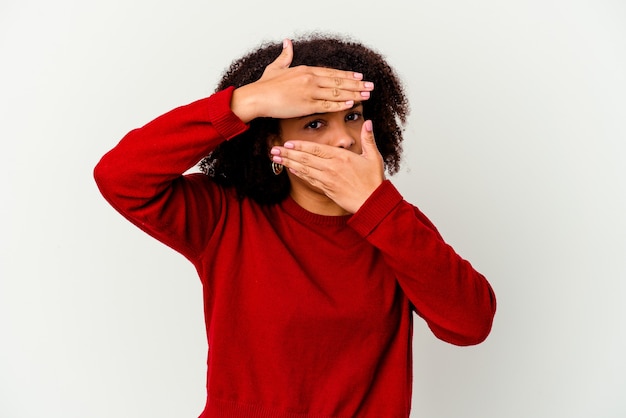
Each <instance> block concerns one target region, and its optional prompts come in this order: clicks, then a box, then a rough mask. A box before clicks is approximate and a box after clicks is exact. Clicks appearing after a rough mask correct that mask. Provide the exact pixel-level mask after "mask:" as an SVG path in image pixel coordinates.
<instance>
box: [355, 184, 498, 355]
mask: <svg viewBox="0 0 626 418" xmlns="http://www.w3.org/2000/svg"><path fill="white" fill-rule="evenodd" d="M351 224H352V225H353V227H354V228H355V229H356V230H357V232H359V233H360V234H361V235H363V236H364V237H365V238H366V239H367V240H368V241H369V242H370V243H371V244H372V245H374V246H375V247H377V248H378V249H379V250H380V251H381V252H382V253H383V255H384V258H385V261H386V262H387V264H388V265H389V267H390V268H391V269H393V270H394V272H395V274H396V278H397V280H398V283H399V285H400V287H401V288H402V290H403V291H404V293H405V294H406V296H407V297H408V298H409V300H410V301H411V303H412V304H413V305H414V307H415V309H416V311H417V312H418V314H419V315H420V316H422V317H423V318H424V319H425V320H426V321H427V323H428V325H429V326H430V328H431V329H432V331H433V333H434V334H435V335H436V336H437V337H438V338H440V339H442V340H445V341H448V342H450V343H452V344H457V345H471V344H477V343H479V342H481V341H482V340H484V339H485V338H486V337H487V335H488V334H489V332H490V329H491V324H492V321H493V316H494V314H495V308H496V300H495V295H494V293H493V290H492V288H491V286H490V285H489V283H488V282H487V280H486V279H485V277H484V276H483V275H481V274H480V273H479V272H477V271H476V270H475V269H474V268H473V267H472V266H471V264H470V263H469V262H467V261H466V260H464V259H463V258H461V257H460V256H459V255H458V254H457V253H456V252H455V251H454V249H453V248H452V247H451V246H449V245H448V244H446V243H445V242H444V240H443V239H442V238H441V236H440V235H439V233H438V232H437V230H436V229H435V227H434V226H433V225H432V223H431V222H430V221H429V220H428V219H427V218H426V217H425V216H424V215H423V214H422V213H421V212H419V211H418V210H417V209H416V208H415V207H414V206H412V205H410V204H408V203H407V202H406V201H404V200H403V199H402V197H401V196H400V194H399V193H398V192H397V190H396V189H395V187H393V186H392V185H391V184H390V183H388V182H387V183H385V184H384V185H383V186H381V188H379V189H378V190H377V191H376V192H375V193H374V195H372V197H371V199H370V200H368V202H366V204H365V205H364V207H363V208H362V211H360V212H357V213H356V214H355V215H354V217H353V219H352V220H351Z"/></svg>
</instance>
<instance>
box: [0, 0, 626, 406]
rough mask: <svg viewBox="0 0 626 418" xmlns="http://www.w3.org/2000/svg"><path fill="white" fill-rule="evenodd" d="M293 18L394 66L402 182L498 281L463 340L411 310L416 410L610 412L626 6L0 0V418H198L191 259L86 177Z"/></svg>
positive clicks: (540, 1)
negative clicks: (134, 221)
mask: <svg viewBox="0 0 626 418" xmlns="http://www.w3.org/2000/svg"><path fill="white" fill-rule="evenodd" d="M309 30H324V31H330V32H334V33H343V34H348V35H351V36H353V37H355V38H357V39H360V40H361V41H363V42H364V43H366V44H368V45H370V46H371V47H373V48H374V49H377V50H378V51H380V52H382V53H383V54H384V55H385V56H386V57H387V59H388V60H389V62H390V63H391V64H392V65H393V66H394V67H395V68H396V70H397V71H398V73H399V74H400V76H401V77H402V79H403V80H404V82H405V85H406V89H407V92H408V94H409V98H410V100H411V105H412V113H411V117H410V120H409V124H408V126H407V130H406V140H405V142H406V145H405V150H406V156H405V159H404V164H403V169H402V172H401V173H400V174H399V175H397V176H396V177H395V180H394V182H395V184H396V185H397V186H398V187H399V189H400V190H401V191H402V193H403V194H404V196H405V198H406V199H407V200H409V201H411V202H412V203H414V204H416V205H418V206H419V207H420V208H421V209H422V210H423V211H424V212H425V213H426V214H427V215H428V216H429V217H430V218H431V219H432V220H433V221H434V222H435V224H436V225H437V226H438V228H439V229H440V231H441V232H442V234H443V235H444V237H445V238H446V240H447V241H448V242H449V243H450V244H452V245H453V246H454V247H455V248H456V250H457V251H458V252H459V253H460V254H462V255H463V256H464V257H465V258H468V259H469V260H470V261H471V262H472V264H474V266H475V267H477V269H478V270H480V271H481V272H483V273H484V274H485V275H486V276H487V277H488V279H489V280H490V282H491V283H492V285H493V287H494V288H495V291H496V294H497V296H498V303H499V305H498V312H497V315H496V320H495V324H494V328H493V332H492V334H491V336H490V337H489V338H488V340H487V341H486V342H485V343H483V344H481V345H479V346H476V347H468V348H458V347H454V346H451V345H447V344H445V343H443V342H440V341H438V340H436V339H435V338H434V337H433V336H432V335H431V334H430V332H429V331H428V330H427V328H426V326H425V325H424V324H423V322H421V321H420V320H419V319H418V320H417V321H416V327H415V338H414V341H415V345H414V353H415V356H414V357H415V360H414V361H415V366H414V396H413V405H414V406H413V414H412V417H416V418H417V417H424V418H444V417H445V418H474V417H475V418H518V417H519V418H527V417H534V418H538V417H541V418H544V417H545V418H554V417H568V418H577V417H580V418H583V417H584V418H587V417H594V418H597V417H603V418H609V417H611V418H617V417H624V416H626V356H625V355H624V353H626V303H625V301H626V285H625V282H626V262H625V261H626V216H625V215H626V164H625V163H624V161H625V160H626V144H625V141H626V99H625V97H626V4H625V3H624V2H623V1H620V0H615V1H609V0H588V1H582V0H569V1H568V0H526V1H522V0H511V1H506V2H503V1H496V0H475V1H472V2H469V1H462V0H449V1H434V0H430V1H427V0H417V1H413V2H405V1H400V0H387V1H378V2H371V1H361V2H337V1H327V0H319V1H313V2H304V3H303V2H289V1H283V0H268V1H264V2H263V1H260V2H252V1H248V2H238V1H225V2H216V1H207V0H205V1H200V0H179V1H175V2H174V1H170V2H164V1H156V2H155V1H147V0H138V1H127V0H124V1H122V0H107V1H103V0H99V1H78V0H58V1H54V2H48V1H43V0H31V1H29V0H20V1H16V0H3V1H2V2H1V3H0V138H1V141H2V146H1V148H0V190H1V192H2V201H1V204H0V213H1V215H2V216H1V217H0V218H1V220H0V417H2V418H30V417H39V416H46V417H55V418H57V417H59V418H74V417H76V418H78V417H81V418H84V417H94V418H105V417H106V418H110V417H124V418H125V417H139V418H141V417H163V418H166V417H167V418H169V417H196V416H197V415H198V414H199V413H200V412H201V410H202V408H203V405H204V390H205V389H204V377H205V356H206V349H207V347H206V339H205V335H204V325H203V315H202V305H201V289H200V282H199V280H198V279H197V276H196V273H195V271H194V270H193V268H192V266H191V265H190V264H189V263H188V262H187V261H186V260H185V259H184V258H183V257H182V256H180V255H178V254H176V253H174V252H173V251H172V250H170V249H169V248H166V247H165V246H163V245H162V244H160V243H158V242H156V241H154V240H153V239H152V238H149V237H148V236H147V235H144V234H143V233H142V232H140V231H139V230H138V229H137V228H135V227H134V226H132V225H131V224H130V223H128V222H127V221H125V220H124V219H123V218H122V217H121V216H119V215H118V214H117V213H115V212H114V211H113V209H111V208H110V207H109V206H108V205H107V204H106V203H105V201H104V199H102V198H101V197H100V195H99V194H98V191H97V189H96V186H95V183H94V182H93V178H92V169H93V166H94V165H95V164H96V162H97V161H98V159H99V158H100V156H101V155H102V154H104V153H105V152H106V151H107V150H108V149H110V148H111V147H113V146H114V145H115V144H116V143H117V141H118V140H119V139H120V138H121V137H122V136H123V135H124V134H125V133H126V132H127V131H129V130H131V129H133V128H135V127H138V126H140V125H143V124H144V123H146V122H148V121H149V120H151V119H152V118H154V117H155V116H157V115H159V114H160V113H163V112H165V111H167V110H169V109H170V108H173V107H175V106H178V105H182V104H185V103H187V102H190V101H193V100H195V99H198V98H201V97H204V96H206V95H208V94H210V93H211V92H212V91H213V89H214V87H215V84H216V83H217V81H218V79H219V77H220V74H221V73H222V71H223V70H224V69H225V68H226V66H227V65H228V64H229V63H230V62H231V60H232V59H234V58H236V57H238V56H240V55H242V54H243V53H245V52H247V51H248V50H249V49H251V48H253V47H254V46H256V45H257V44H258V43H259V42H261V41H264V40H276V41H280V40H281V39H282V38H284V37H289V36H292V35H294V34H298V33H303V32H306V31H309ZM381 418H384V417H381Z"/></svg>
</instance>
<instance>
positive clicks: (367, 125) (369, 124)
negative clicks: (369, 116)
mask: <svg viewBox="0 0 626 418" xmlns="http://www.w3.org/2000/svg"><path fill="white" fill-rule="evenodd" d="M364 125H365V130H366V131H367V132H372V130H373V127H372V121H371V120H366V121H365V123H364Z"/></svg>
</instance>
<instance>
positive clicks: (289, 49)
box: [270, 39, 293, 68]
mask: <svg viewBox="0 0 626 418" xmlns="http://www.w3.org/2000/svg"><path fill="white" fill-rule="evenodd" d="M292 59H293V43H292V42H291V40H290V39H284V40H283V50H282V51H281V53H280V55H279V56H278V57H277V58H276V59H275V60H274V61H273V62H272V63H271V64H270V65H271V66H275V67H277V68H289V66H290V65H291V60H292Z"/></svg>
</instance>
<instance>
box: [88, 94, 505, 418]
mask: <svg viewBox="0 0 626 418" xmlns="http://www.w3.org/2000/svg"><path fill="white" fill-rule="evenodd" d="M232 90H233V89H232V88H229V89H226V90H224V91H222V92H219V93H217V94H214V95H213V96H211V97H209V98H205V99H202V100H199V101H197V102H194V103H191V104H189V105H187V106H183V107H180V108H177V109H174V110H172V111H170V112H168V113H166V114H165V115H163V116H161V117H159V118H157V119H155V120H154V121H152V122H150V123H148V124H147V125H146V126H144V127H142V128H140V129H136V130H133V131H131V132H130V133H128V134H127V135H126V136H125V137H124V138H123V139H122V141H121V142H120V143H119V144H118V145H117V146H116V147H115V148H113V149H112V150H111V151H109V152H108V153H107V154H106V155H105V156H104V157H103V158H102V160H101V161H100V162H99V163H98V165H97V166H96V169H95V178H96V181H97V184H98V186H99V188H100V190H101V192H102V194H103V195H104V197H105V198H106V199H107V200H108V201H109V203H110V204H111V205H112V206H113V207H114V208H115V209H116V210H118V211H119V212H120V213H121V214H122V215H124V216H125V217H126V218H128V219H129V220H130V221H131V222H133V223H134V224H135V225H137V226H138V227H140V228H141V229H143V230H144V231H145V232H147V233H148V234H150V235H152V236H154V237H155V238H156V239H158V240H160V241H161V242H163V243H165V244H167V245H168V246H170V247H172V248H173V249H175V250H176V251H179V252H180V253H182V254H183V255H184V256H185V257H187V258H188V259H189V260H190V261H191V262H192V263H193V264H194V265H195V267H196V269H197V271H198V274H199V276H200V279H201V281H202V285H203V293H204V309H205V320H206V332H207V338H208V345H209V354H208V371H207V404H206V408H205V410H204V412H203V413H202V415H201V417H202V418H227V417H228V418H256V417H258V418H261V417H263V418H351V417H372V418H396V417H397V418H401V417H408V416H409V410H410V405H411V380H412V375H411V374H412V364H411V356H412V352H411V339H412V312H413V311H415V312H417V314H418V315H420V316H421V317H422V318H423V319H424V320H426V322H427V323H428V325H429V327H430V328H431V329H432V331H433V333H434V334H435V335H436V336H437V337H438V338H440V339H442V340H444V341H447V342H450V343H452V344H457V345H470V344H477V343H479V342H481V341H482V340H484V339H485V338H486V337H487V335H488V334H489V332H490V329H491V324H492V320H493V315H494V313H495V306H496V302H495V296H494V293H493V291H492V289H491V287H490V285H489V284H488V282H487V281H486V280H485V278H484V277H483V276H482V275H481V274H479V273H478V272H476V271H475V270H474V269H473V268H472V266H471V265H470V264H469V263H468V262H467V261H465V260H463V259H462V258H461V257H459V256H458V255H457V254H456V253H455V252H454V250H453V249H452V248H451V247H450V246H449V245H447V244H446V243H445V242H444V241H443V240H442V238H441V236H440V235H439V234H438V232H437V231H436V229H435V227H434V226H433V225H432V224H431V222H430V221H429V220H428V219H427V218H426V217H425V216H424V215H423V214H422V213H421V212H420V211H419V210H418V209H417V208H416V207H414V206H412V205H410V204H409V203H407V202H406V201H404V200H403V198H402V196H401V195H400V194H399V193H398V191H397V190H396V188H395V187H394V186H393V185H392V184H391V183H390V182H389V181H385V182H384V183H383V184H381V185H380V187H379V188H378V189H377V190H376V191H375V192H374V193H373V194H372V196H370V198H369V199H368V200H367V201H366V202H365V204H364V205H363V206H362V207H361V209H359V211H358V212H357V213H355V214H353V215H348V216H321V215H316V214H313V213H310V212H307V211H306V210H304V209H303V208H302V207H300V206H299V205H298V204H297V203H295V202H294V201H293V200H292V199H291V198H287V199H285V200H284V201H283V202H282V203H280V204H276V205H270V206H262V205H259V204H257V203H256V202H254V201H252V200H251V199H243V200H238V199H237V197H236V194H235V191H234V190H233V189H225V188H222V187H220V186H218V185H216V184H215V183H213V182H212V181H211V179H210V178H209V177H207V176H205V175H203V174H191V175H186V176H185V175H183V174H182V173H184V172H185V171H186V170H188V169H189V168H190V167H192V166H194V165H195V164H196V163H197V162H198V161H199V160H200V159H201V158H202V157H204V156H205V155H207V154H208V153H209V152H210V151H211V150H212V149H213V148H215V147H216V146H217V145H218V144H220V143H221V142H222V141H226V140H228V139H230V138H233V137H235V136H237V135H238V134H240V133H241V132H243V131H244V130H246V129H247V125H245V124H243V123H242V122H241V121H240V120H239V119H238V118H237V117H236V115H234V114H233V113H232V112H231V110H230V99H231V96H232ZM269 165H270V162H269V159H268V169H269Z"/></svg>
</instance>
